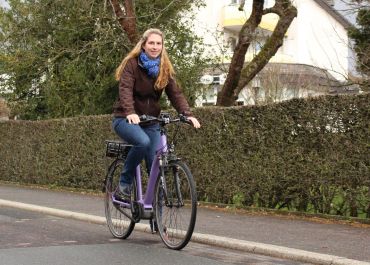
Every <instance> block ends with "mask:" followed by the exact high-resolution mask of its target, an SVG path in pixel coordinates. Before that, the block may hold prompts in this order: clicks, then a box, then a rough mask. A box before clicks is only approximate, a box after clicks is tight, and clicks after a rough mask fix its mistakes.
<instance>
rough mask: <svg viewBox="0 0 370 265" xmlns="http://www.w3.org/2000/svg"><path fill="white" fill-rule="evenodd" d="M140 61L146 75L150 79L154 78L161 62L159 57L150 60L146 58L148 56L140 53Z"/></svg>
mask: <svg viewBox="0 0 370 265" xmlns="http://www.w3.org/2000/svg"><path fill="white" fill-rule="evenodd" d="M139 57H140V61H141V62H142V63H143V66H144V69H145V70H146V72H147V73H148V75H149V76H150V77H153V78H156V77H157V76H158V73H159V64H160V62H161V59H160V57H157V58H155V59H151V58H149V57H148V55H147V54H146V53H145V52H144V51H142V52H141V53H140V56H139Z"/></svg>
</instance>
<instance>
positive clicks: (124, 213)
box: [105, 160, 135, 239]
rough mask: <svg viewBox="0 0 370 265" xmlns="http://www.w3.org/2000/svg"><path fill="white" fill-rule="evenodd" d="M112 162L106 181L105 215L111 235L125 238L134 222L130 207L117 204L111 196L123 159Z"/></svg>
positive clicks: (115, 186) (114, 189) (117, 181)
mask: <svg viewBox="0 0 370 265" xmlns="http://www.w3.org/2000/svg"><path fill="white" fill-rule="evenodd" d="M114 163H115V164H113V165H112V167H111V170H110V172H109V174H110V176H109V177H108V178H107V183H106V193H105V216H106V219H107V225H108V228H109V230H110V232H111V233H112V235H113V236H114V237H117V238H122V239H125V238H127V237H129V236H130V234H131V232H132V230H133V229H134V226H135V223H134V222H133V220H132V217H131V209H129V208H124V207H122V206H121V205H117V203H116V202H114V201H113V196H114V193H115V191H116V189H117V185H118V183H119V176H120V172H121V168H122V164H123V161H122V160H116V161H115V162H114Z"/></svg>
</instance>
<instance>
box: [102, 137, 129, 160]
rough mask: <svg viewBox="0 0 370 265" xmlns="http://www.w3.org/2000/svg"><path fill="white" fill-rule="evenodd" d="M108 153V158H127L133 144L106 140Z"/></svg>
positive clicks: (106, 153)
mask: <svg viewBox="0 0 370 265" xmlns="http://www.w3.org/2000/svg"><path fill="white" fill-rule="evenodd" d="M105 144H106V151H105V155H106V156H108V157H118V156H122V157H123V158H125V157H126V156H127V154H128V151H130V148H131V147H132V145H131V144H128V143H126V142H123V141H119V140H106V141H105Z"/></svg>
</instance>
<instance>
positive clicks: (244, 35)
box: [217, 0, 297, 106]
mask: <svg viewBox="0 0 370 265" xmlns="http://www.w3.org/2000/svg"><path fill="white" fill-rule="evenodd" d="M256 2H262V7H261V6H260V5H258V4H257V3H256ZM263 2H264V1H258V0H254V1H253V10H255V8H257V7H255V6H257V5H258V11H259V12H258V13H257V14H255V15H261V16H260V17H259V20H256V18H254V17H253V18H252V16H253V10H252V14H251V17H250V18H249V19H248V20H247V21H246V23H245V24H244V26H243V28H242V30H241V32H240V34H239V43H238V46H241V47H242V48H241V47H238V46H237V47H236V49H235V52H234V55H233V58H232V61H231V64H230V67H229V73H228V76H227V78H226V81H225V84H224V86H223V88H222V90H221V91H220V93H219V95H218V98H217V105H219V106H231V105H233V104H234V103H235V101H236V99H237V98H238V95H239V93H240V91H241V90H242V89H243V88H244V87H245V86H246V85H247V84H248V83H249V82H250V81H251V80H252V79H253V78H254V77H255V76H256V75H257V73H259V72H260V71H261V70H262V69H263V67H265V66H266V64H267V63H268V61H269V60H270V59H271V57H272V56H274V55H275V54H276V52H277V50H278V49H279V48H280V47H281V45H283V39H284V35H285V34H286V32H287V30H288V28H289V26H290V24H291V23H292V21H293V19H294V18H295V17H296V16H297V9H296V8H295V7H294V6H292V4H291V2H290V0H276V2H275V5H274V6H273V7H272V8H269V9H266V10H263V11H261V10H260V9H261V8H263ZM260 12H262V14H263V15H264V14H268V13H275V14H277V15H279V17H280V18H279V21H278V23H277V25H276V27H275V29H274V32H273V33H272V35H271V36H270V37H269V38H268V40H267V41H266V44H265V45H264V46H263V48H262V50H261V51H260V52H259V54H258V55H257V56H256V57H254V58H253V60H252V61H251V62H250V63H249V64H248V65H247V66H246V67H245V68H244V69H243V64H244V59H245V53H246V52H247V49H248V47H249V44H250V42H251V38H250V37H251V36H252V34H251V33H252V32H254V31H255V30H256V28H257V26H258V24H259V23H260V21H261V18H262V14H260ZM253 19H255V20H253ZM257 21H258V24H257V26H255V25H254V24H252V23H253V22H257ZM250 24H252V25H250ZM244 28H248V29H249V30H253V31H252V32H251V31H250V32H247V31H245V30H244V31H243V29H244ZM245 47H246V48H245Z"/></svg>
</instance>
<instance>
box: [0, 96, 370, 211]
mask: <svg viewBox="0 0 370 265" xmlns="http://www.w3.org/2000/svg"><path fill="white" fill-rule="evenodd" d="M369 99H370V95H369V94H365V95H359V96H334V97H319V98H313V99H294V100H291V101H286V102H283V103H280V104H274V105H266V106H260V107H256V106H253V107H233V108H217V107H208V108H197V109H194V113H195V115H196V116H197V117H198V118H199V119H200V121H201V123H202V129H200V130H197V131H195V130H194V129H192V128H190V127H182V128H181V130H180V131H179V135H178V138H177V139H178V141H177V145H176V148H177V151H178V153H179V155H180V157H182V158H183V159H184V160H185V161H186V162H188V164H189V166H190V168H191V169H192V172H193V174H194V176H195V179H196V181H197V190H198V194H199V199H200V200H203V201H209V202H218V203H234V204H240V205H246V206H257V207H267V208H274V209H288V210H299V211H307V212H315V213H327V214H337V215H345V216H359V217H367V218H369V217H370V207H369V206H370V189H369V187H370V174H369V161H370V157H369V154H370V152H369V146H370V139H369V138H370V134H369V132H370V126H369V124H370V123H369V117H370V111H369V102H370V100H369ZM173 129H174V128H173ZM172 131H174V130H172ZM113 138H116V136H115V135H114V133H112V131H111V116H109V115H105V116H88V117H77V118H71V119H63V120H48V121H36V122H35V121H33V122H32V121H8V122H4V123H0V158H1V164H0V179H1V180H5V181H17V182H21V183H34V184H48V185H58V186H68V187H78V188H81V187H82V188H87V189H100V186H101V181H102V179H103V178H104V174H105V171H106V167H107V164H108V163H109V159H107V158H105V157H104V152H105V146H104V140H105V139H113Z"/></svg>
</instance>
